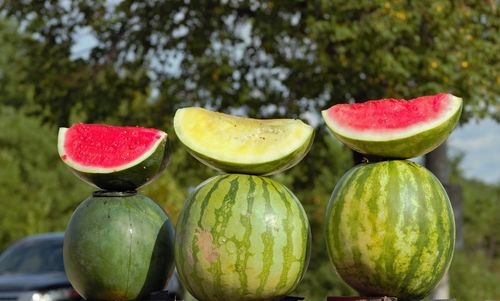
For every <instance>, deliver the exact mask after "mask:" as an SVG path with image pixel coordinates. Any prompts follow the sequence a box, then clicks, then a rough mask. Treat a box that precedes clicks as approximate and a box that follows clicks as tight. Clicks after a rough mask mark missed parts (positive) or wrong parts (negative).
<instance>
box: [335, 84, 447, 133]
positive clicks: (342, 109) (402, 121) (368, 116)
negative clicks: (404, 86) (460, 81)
mask: <svg viewBox="0 0 500 301" xmlns="http://www.w3.org/2000/svg"><path fill="white" fill-rule="evenodd" d="M448 96H449V94H444V93H441V94H437V95H432V96H422V97H418V98H415V99H412V100H409V101H406V100H403V99H382V100H369V101H366V102H364V103H355V104H338V105H335V106H333V107H331V108H330V109H328V117H329V118H331V119H332V120H334V121H335V122H336V123H337V124H338V125H340V126H342V127H347V128H351V129H355V130H361V131H362V130H376V131H384V130H397V129H401V128H406V127H409V126H412V125H415V124H418V123H421V122H426V121H428V120H432V119H435V118H437V117H438V116H439V115H440V113H441V112H442V110H443V109H444V108H446V107H447V105H448V103H449V98H448Z"/></svg>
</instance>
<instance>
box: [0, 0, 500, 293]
mask: <svg viewBox="0 0 500 301" xmlns="http://www.w3.org/2000/svg"><path fill="white" fill-rule="evenodd" d="M497 2H498V1H472V0H459V1H449V0H448V1H445V0H436V1H430V0H425V1H403V0H392V1H380V0H376V1H350V2H349V1H340V0H331V1H322V0H315V1H303V0H299V1H274V0H270V1H254V0H243V1H232V0H228V1H202V0H189V1H188V0H171V1H132V0H123V1H104V0H100V1H90V0H82V1H52V0H40V1H34V0H23V1H17V0H4V1H0V41H1V43H0V113H1V115H0V164H1V165H0V166H2V168H1V169H0V208H2V210H0V226H1V229H2V230H1V231H0V249H1V248H3V247H4V246H5V245H6V243H8V242H9V241H12V240H14V239H17V238H20V237H21V236H23V235H26V234H30V233H35V232H44V231H51V230H63V229H64V227H65V225H66V223H67V220H68V218H69V216H70V214H71V212H72V211H73V210H74V209H75V208H76V206H77V205H78V203H79V202H80V201H82V200H83V199H84V198H86V197H87V195H88V194H89V192H90V188H89V187H87V185H85V184H83V183H79V182H78V180H77V179H76V178H75V177H73V176H71V175H70V172H69V171H68V170H67V169H65V168H64V167H63V163H62V162H60V160H59V158H58V156H57V151H56V147H55V145H56V132H57V127H58V126H68V125H70V124H72V123H74V122H103V123H109V124H120V125H137V124H139V125H142V126H150V127H156V128H160V129H162V130H165V131H166V132H168V134H169V137H170V138H171V139H170V140H171V144H170V147H171V149H172V159H171V162H170V164H169V166H168V167H167V170H166V171H165V172H164V174H163V175H162V176H161V177H160V178H158V179H157V180H156V181H155V182H153V183H152V184H150V185H149V186H147V187H145V188H144V190H143V191H144V193H145V194H147V195H149V196H151V197H152V198H153V199H155V200H156V201H157V202H158V203H160V204H161V205H162V206H163V207H164V208H166V210H167V212H168V214H169V215H170V217H171V218H172V219H173V220H174V221H175V220H176V219H177V216H178V214H179V211H180V209H181V207H182V203H183V200H184V199H185V198H186V196H187V194H188V193H189V191H190V190H191V189H193V188H194V187H195V186H196V185H198V184H199V183H201V182H202V181H203V180H205V179H206V178H208V177H210V176H213V175H215V174H216V172H215V171H213V170H210V169H208V168H206V167H205V166H204V165H203V164H201V163H199V162H198V161H196V160H195V159H193V158H192V157H191V156H190V155H189V154H188V153H187V151H186V150H185V148H184V147H182V146H181V145H180V143H179V142H178V140H177V139H176V137H175V133H174V132H173V130H172V117H173V114H174V113H175V110H176V109H177V108H179V107H183V106H205V107H209V108H212V109H215V110H222V111H226V112H232V113H238V114H246V115H249V116H252V117H280V116H287V117H295V118H302V119H307V120H308V121H309V122H310V123H311V124H313V125H314V126H316V137H315V142H314V145H313V147H312V149H311V151H310V153H309V154H308V156H307V157H306V158H305V159H304V161H303V162H301V163H300V164H299V165H297V166H296V167H294V168H293V169H291V170H289V171H287V172H285V173H283V174H280V175H277V176H276V178H277V179H278V180H279V181H281V182H283V183H284V184H285V185H287V186H288V187H289V188H290V189H291V190H292V191H294V193H295V194H296V195H297V196H298V198H299V199H300V200H301V201H302V203H303V204H304V207H305V209H306V211H307V213H308V216H309V218H310V222H311V225H312V233H313V251H312V252H313V253H312V258H311V263H310V268H309V270H308V272H307V273H306V276H305V278H304V280H303V282H302V283H301V285H300V286H299V288H298V289H297V291H296V292H295V293H294V294H297V295H304V296H307V297H308V299H311V300H320V299H322V298H324V296H325V295H326V294H329V295H341V294H345V295H347V294H353V291H352V290H350V289H349V288H348V287H347V286H346V285H345V284H343V283H342V281H341V280H340V279H339V278H338V276H337V275H336V274H335V272H334V271H333V268H332V266H331V264H330V262H329V260H328V257H327V254H326V247H325V245H324V242H323V234H322V226H323V225H322V221H323V214H324V211H325V206H326V203H327V201H328V199H329V195H330V193H331V191H332V190H333V187H334V186H335V183H336V182H337V181H338V179H339V178H340V177H341V176H342V174H343V173H344V172H345V171H346V170H347V169H348V168H350V167H351V166H352V164H353V162H352V159H351V154H350V152H349V151H348V150H347V149H346V148H345V147H343V146H342V145H340V144H339V143H338V142H337V141H336V140H335V139H333V138H332V137H331V136H330V135H329V134H328V133H327V131H326V130H325V128H324V127H323V126H318V124H319V123H320V116H319V114H318V112H319V110H321V109H324V108H327V107H329V106H331V105H333V104H335V103H340V102H352V101H361V100H366V99H378V98H386V97H394V98H413V97H416V96H419V95H424V94H434V93H438V92H450V93H453V94H455V95H457V96H460V97H463V98H464V101H465V108H464V114H463V118H462V121H463V122H464V121H467V120H468V119H471V118H483V117H486V116H489V117H492V118H494V119H496V120H497V121H498V120H499V118H500V114H499V112H498V109H499V106H498V103H499V95H500V74H498V72H499V70H500V65H499V64H500V62H499V60H498V53H500V35H498V29H499V25H500V24H499V23H500V18H498V12H497V9H496V3H497ZM85 33H88V35H90V36H91V37H92V38H89V36H86V37H85V35H86V34H85ZM83 38H86V39H87V42H82V39H83ZM89 39H90V40H89ZM92 39H95V41H96V43H95V44H94V43H93V42H92ZM86 44H88V45H86ZM76 45H78V47H79V48H78V47H76ZM86 47H87V48H86ZM452 166H453V173H452V182H453V183H458V184H460V185H462V187H463V190H464V208H465V209H464V214H465V220H464V237H465V243H466V249H465V250H464V251H463V252H461V253H459V254H457V256H456V259H455V261H454V262H453V264H452V267H451V279H452V280H451V281H452V282H451V284H452V296H454V297H456V298H458V299H460V300H477V299H475V298H474V297H475V296H485V297H484V298H498V296H499V294H498V288H497V287H493V285H492V283H493V282H494V280H498V277H496V278H495V276H497V275H498V274H499V263H498V261H499V255H498V244H499V241H500V239H499V238H498V229H499V228H500V226H499V225H498V221H499V220H498V216H500V213H499V209H498V208H499V191H498V189H499V185H496V186H491V185H486V184H484V183H479V182H477V181H472V180H468V179H465V178H464V177H463V176H462V174H461V172H460V170H459V168H458V166H459V159H456V160H455V161H453V162H452ZM483 276H484V277H483ZM497 283H498V281H497ZM480 292H481V293H480ZM474 294H476V295H474Z"/></svg>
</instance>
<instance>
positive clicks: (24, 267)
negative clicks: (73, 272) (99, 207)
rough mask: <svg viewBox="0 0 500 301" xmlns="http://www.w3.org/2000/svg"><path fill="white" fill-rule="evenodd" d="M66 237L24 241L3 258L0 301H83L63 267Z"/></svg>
mask: <svg viewBox="0 0 500 301" xmlns="http://www.w3.org/2000/svg"><path fill="white" fill-rule="evenodd" d="M63 239H64V233H62V232H58V233H47V234H40V235H33V236H29V237H25V238H23V239H21V240H19V241H17V242H16V243H14V244H13V245H11V246H10V247H9V248H7V249H6V250H5V251H4V252H3V253H2V254H1V255H0V300H2V301H4V300H18V301H69V300H81V297H80V296H79V295H78V293H77V292H76V291H75V290H74V289H73V287H72V286H71V284H70V282H69V280H68V278H67V277H66V273H65V272H64V263H63V253H62V252H63Z"/></svg>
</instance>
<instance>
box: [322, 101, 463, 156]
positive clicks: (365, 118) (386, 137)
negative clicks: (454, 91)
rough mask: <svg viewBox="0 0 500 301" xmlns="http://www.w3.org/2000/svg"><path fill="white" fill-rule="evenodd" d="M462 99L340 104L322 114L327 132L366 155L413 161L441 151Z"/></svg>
mask: <svg viewBox="0 0 500 301" xmlns="http://www.w3.org/2000/svg"><path fill="white" fill-rule="evenodd" d="M461 109H462V99H461V98H458V97H455V96H453V95H451V94H444V93H441V94H436V95H431V96H421V97H418V98H415V99H412V100H408V101H407V100H403V99H382V100H370V101H366V102H363V103H355V104H338V105H334V106H332V107H331V108H329V109H327V110H324V111H323V112H322V115H323V119H324V120H325V122H326V124H327V126H328V128H329V129H330V130H331V131H332V132H333V134H334V135H335V136H336V137H337V138H338V139H339V140H340V141H342V142H343V143H344V144H346V145H347V146H349V147H350V148H352V149H354V150H355V151H358V152H360V153H363V154H368V155H375V156H382V157H388V158H402V159H407V158H412V157H417V156H421V155H423V154H425V153H427V152H429V151H431V150H433V149H435V148H436V147H438V146H439V145H440V144H441V143H442V142H443V141H444V140H446V138H447V137H448V136H449V134H450V133H451V131H452V130H453V128H454V127H455V126H456V125H457V123H458V120H459V118H460V113H461Z"/></svg>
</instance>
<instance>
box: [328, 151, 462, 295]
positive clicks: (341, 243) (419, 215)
mask: <svg viewBox="0 0 500 301" xmlns="http://www.w3.org/2000/svg"><path fill="white" fill-rule="evenodd" d="M325 233H326V241H327V247H328V252H329V255H330V258H331V260H332V262H333V264H334V265H335V268H336V270H337V272H338V274H339V275H340V276H341V277H342V278H343V279H344V280H345V281H346V282H347V283H348V284H349V285H350V286H351V287H353V288H354V289H356V290H357V291H359V292H360V293H362V294H365V295H371V296H394V297H397V298H398V300H420V299H422V298H423V297H425V296H426V295H428V294H429V292H430V291H431V290H432V289H433V288H434V287H435V286H436V285H437V283H438V282H439V281H440V279H441V278H442V276H443V275H444V273H445V272H446V270H447V269H448V267H449V265H450V262H451V259H452V256H453V248H454V244H455V222H454V217H453V211H452V208H451V205H450V201H449V199H448V196H447V194H446V191H445V190H444V188H443V186H442V185H441V184H440V183H439V181H438V180H437V179H436V177H435V176H434V175H433V174H432V173H430V172H429V171H428V170H427V169H425V168H424V167H422V166H420V165H418V164H416V163H414V162H410V161H404V160H395V161H384V162H379V163H372V164H362V165H358V166H356V167H354V168H352V169H351V170H350V171H348V172H347V173H346V174H345V175H344V177H343V178H342V179H341V180H340V181H339V183H338V184H337V186H336V187H335V190H334V191H333V194H332V197H331V199H330V203H329V205H328V208H327V212H326V231H325Z"/></svg>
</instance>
